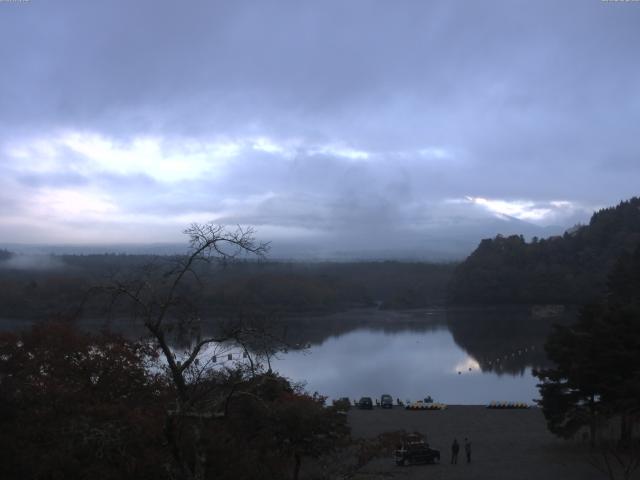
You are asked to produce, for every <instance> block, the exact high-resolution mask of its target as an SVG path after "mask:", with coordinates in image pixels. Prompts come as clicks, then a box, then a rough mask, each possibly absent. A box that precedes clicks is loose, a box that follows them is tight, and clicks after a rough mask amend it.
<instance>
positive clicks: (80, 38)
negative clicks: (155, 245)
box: [0, 0, 640, 242]
mask: <svg viewBox="0 0 640 480" xmlns="http://www.w3.org/2000/svg"><path fill="white" fill-rule="evenodd" d="M638 25H640V8H638V5H635V4H634V3H633V2H629V3H624V2H583V1H566V2H562V3H560V4H559V3H557V2H552V1H538V2H525V1H498V0H495V1H485V2H455V3H452V2H422V1H404V2H400V3H393V4H391V3H385V2H374V1H365V0H356V1H350V2H340V1H325V2H306V1H303V2H300V1H293V0H292V1H279V2H251V1H239V2H205V1H192V2H189V3H188V4H184V3H179V2H168V1H151V0H141V1H137V2H134V3H131V2H124V1H112V2H100V3H92V4H89V3H87V2H82V1H62V2H54V3H51V2H50V3H44V2H29V3H24V4H22V3H15V4H14V3H4V4H0V60H1V62H2V65H3V75H2V76H0V132H1V133H0V151H1V153H2V156H0V173H1V174H2V177H3V178H2V179H1V180H0V183H1V185H2V187H3V192H5V193H3V195H4V196H6V197H7V203H5V204H4V205H5V206H6V205H12V207H11V208H10V209H9V208H5V207H1V208H2V210H1V211H2V212H5V210H11V211H13V212H14V213H15V212H18V213H19V214H20V215H22V219H21V222H17V220H16V218H11V219H9V220H10V221H9V220H8V219H7V218H8V217H7V214H6V212H5V213H3V217H2V218H0V223H2V225H1V226H0V230H2V231H12V229H13V231H15V232H16V233H15V236H16V238H18V237H19V238H21V239H24V238H27V237H29V236H30V235H32V233H31V232H33V231H34V228H35V227H34V226H33V225H34V223H35V222H37V221H39V220H38V219H37V218H36V217H37V216H38V212H39V211H40V210H39V209H41V208H43V207H42V206H41V205H47V204H48V200H47V199H48V198H50V197H52V196H53V197H52V198H54V199H56V202H53V205H55V206H56V210H55V211H54V212H53V214H47V215H49V218H50V219H51V221H52V222H54V221H56V220H55V218H56V217H55V215H59V216H60V217H61V218H62V217H64V215H63V212H64V208H66V207H65V205H68V204H73V203H76V204H78V203H80V204H83V205H84V204H86V205H84V207H86V208H82V209H80V208H78V209H76V210H73V212H74V213H72V214H71V216H69V215H67V216H66V217H65V224H75V223H76V222H77V223H80V224H81V223H82V222H83V221H84V222H85V224H91V225H96V228H97V229H100V228H101V229H103V230H109V231H110V235H109V237H110V238H117V237H118V234H117V232H118V231H121V232H122V236H125V235H130V234H131V231H132V230H135V226H134V225H135V224H136V222H140V225H142V226H141V227H140V228H142V229H147V231H149V232H151V231H153V232H156V233H158V234H161V235H164V233H161V232H164V231H165V228H166V229H167V230H168V229H170V228H174V226H173V224H171V222H176V223H179V222H186V221H187V220H188V219H189V218H191V217H193V218H197V219H200V218H201V216H202V215H207V214H211V215H214V214H215V215H217V216H218V217H217V218H219V219H220V220H226V221H229V222H235V221H242V222H249V223H253V224H257V225H265V226H280V227H286V228H301V229H310V230H318V231H324V232H332V234H336V233H335V232H340V231H342V232H347V233H344V235H347V234H348V232H357V235H356V233H354V235H355V236H358V235H359V236H360V238H364V237H366V236H367V235H368V234H370V233H371V232H375V231H376V229H377V228H379V227H380V225H386V226H387V227H388V228H391V229H393V230H394V231H397V232H403V234H406V232H408V231H414V230H415V229H424V228H425V226H429V228H434V229H435V228H439V227H442V228H444V226H449V227H448V228H452V227H451V225H454V224H455V225H463V224H465V225H474V224H475V223H474V222H476V221H480V222H488V221H489V220H487V218H493V217H492V215H491V214H490V213H493V214H495V213H498V214H500V213H504V212H496V211H491V212H489V216H488V217H487V214H488V211H487V208H488V207H487V205H494V206H495V205H498V204H483V205H484V206H478V205H473V204H471V203H469V202H467V203H464V202H462V203H452V202H451V200H457V201H460V200H461V199H464V198H466V197H467V196H471V197H482V198H485V199H488V200H495V201H500V200H501V201H506V202H511V203H512V204H513V205H516V206H515V207H513V208H516V210H513V208H511V207H509V208H507V210H508V211H510V212H513V211H515V212H516V216H518V215H520V217H519V218H521V219H522V220H527V221H534V222H537V223H538V224H540V225H549V224H562V225H567V226H568V225H569V224H570V222H574V221H577V220H584V219H586V218H588V212H589V211H590V210H591V209H592V208H597V207H601V206H605V205H609V204H612V203H615V202H617V201H619V200H621V199H623V198H626V197H629V196H632V195H635V194H637V193H638V190H637V188H638V187H637V185H638V184H639V182H638V181H639V180H640V171H639V170H638V165H640V158H639V157H638V155H639V154H640V151H639V150H638V147H637V126H638V125H640V64H639V63H638V62H637V61H636V58H637V48H636V47H637V45H638V43H639V42H640V29H638V28H637V26H638ZM69 132H71V133H73V132H80V134H86V135H97V136H98V137H99V138H100V139H105V142H106V143H107V144H108V146H107V147H105V146H104V145H98V146H97V147H96V145H93V144H92V145H90V148H89V149H88V150H87V149H85V150H83V151H80V150H79V149H78V148H76V147H74V146H73V145H71V144H69V142H67V143H65V142H64V141H62V140H60V139H61V138H64V135H66V134H68V133H69ZM141 138H154V139H157V140H158V151H157V152H156V151H155V150H154V151H151V153H149V152H150V151H149V150H145V149H144V148H142V147H141V148H139V149H138V150H136V149H135V148H137V147H135V146H136V145H137V144H136V141H138V140H139V139H141ZM260 138H263V139H267V140H268V141H269V142H271V143H273V144H274V145H275V146H276V147H277V148H275V147H274V149H271V150H269V149H266V150H267V151H265V149H262V150H260V149H256V148H254V147H255V146H256V144H255V143H253V144H252V143H251V142H256V141H257V140H256V139H260ZM51 139H53V140H51ZM38 142H40V143H38ZM42 142H44V143H46V142H49V143H48V144H47V145H48V148H49V149H48V150H47V149H46V148H44V149H43V148H42V146H41V144H42ZM212 142H213V143H216V142H218V143H220V142H222V143H225V142H226V143H229V144H232V145H235V147H234V148H236V150H237V151H234V152H233V154H230V156H229V158H226V159H225V160H224V161H222V160H215V161H214V159H213V158H214V157H215V155H214V154H213V153H211V152H209V151H207V150H206V148H205V147H203V146H202V145H208V144H210V143H212ZM15 145H19V146H20V145H21V146H24V145H27V146H29V148H26V147H25V148H26V151H27V153H26V154H25V153H24V152H22V153H20V151H19V150H20V149H19V148H17V147H15ZM38 145H40V147H38ZM194 145H195V146H194ZM25 148H23V150H25ZM92 148H93V149H95V148H102V149H103V150H100V152H98V153H95V151H93V150H91V149H92ZM105 148H107V150H108V149H112V150H118V152H119V153H118V154H117V155H116V154H113V155H111V154H105V153H104V149H105ZM199 149H200V150H199ZM52 151H53V153H51V152H52ZM96 151H97V150H96ZM128 151H131V152H133V153H131V154H130V155H129V156H127V155H125V154H124V153H122V152H125V153H126V152H128ZM16 152H18V153H16ZM158 152H159V153H158ZM194 152H195V153H194ZM107 153H109V152H107ZM147 154H149V155H152V156H153V158H154V160H153V161H152V162H151V161H147V163H144V162H145V158H143V157H145V155H147ZM25 155H26V156H25ZM47 155H49V156H47ZM92 155H93V156H92ZM136 155H139V156H138V157H136ZM163 156H170V157H171V158H169V160H167V162H165V164H164V165H162V166H160V165H158V166H157V168H156V166H155V165H154V164H153V162H160V159H161V158H162V157H163ZM209 157H211V161H209ZM147 160H148V159H147ZM137 162H140V167H139V168H136V163H137ZM180 162H183V163H184V164H186V165H191V162H193V165H194V166H193V172H194V174H193V175H188V169H187V172H185V171H183V170H180V169H179V168H177V167H176V164H179V163H180ZM60 192H62V193H60ZM56 195H57V196H56ZM61 195H62V196H61ZM74 195H77V197H76V196H74ZM555 201H568V202H571V207H567V206H561V207H559V206H557V205H556V204H552V203H551V202H555ZM38 202H40V203H38ZM492 208H493V207H492ZM517 208H523V209H525V210H526V212H525V213H521V212H520V210H517ZM532 211H537V212H540V211H548V213H547V214H545V215H546V216H545V217H544V218H541V219H537V218H533V216H532V214H531V212H532ZM519 212H520V213H519ZM43 215H44V214H43ZM100 215H104V219H103V220H101V217H100ZM165 217H167V219H168V220H167V222H169V220H171V222H169V223H167V222H165V223H167V224H166V225H165V226H164V227H162V228H160V227H159V226H158V225H160V224H163V222H162V220H163V219H164V218H165ZM150 218H151V220H150ZM154 218H155V220H154ZM3 219H4V220H3ZM478 219H482V220H478ZM145 222H146V223H145ZM149 222H151V223H153V225H154V226H150V225H151V223H149ZM16 225H25V226H24V227H17V226H16ZM61 225H62V224H61ZM98 225H102V227H98ZM17 228H23V231H22V232H18V231H17V230H16V229H17ZM60 228H61V230H60V231H59V232H58V233H57V234H56V236H55V238H57V239H64V238H69V240H70V241H71V240H73V238H72V237H73V233H72V232H73V229H72V228H69V229H67V228H66V227H65V228H62V226H60ZM469 228H471V227H469ZM496 228H497V227H496ZM54 230H55V229H54ZM349 234H350V233H349ZM422 234H423V235H426V234H424V232H423V233H422ZM430 235H431V233H430ZM45 237H46V235H45ZM83 238H84V237H83ZM416 238H418V237H416ZM417 241H418V240H416V242H417Z"/></svg>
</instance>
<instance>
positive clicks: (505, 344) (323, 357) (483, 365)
mask: <svg viewBox="0 0 640 480" xmlns="http://www.w3.org/2000/svg"><path fill="white" fill-rule="evenodd" d="M569 317H570V315H569V316H566V315H565V316H562V317H552V318H535V317H534V316H532V314H531V311H530V309H527V308H525V309H523V308H494V309H458V310H453V309H451V310H447V309H427V310H420V311H411V312H397V311H396V312H394V311H390V312H385V311H367V310H363V311H357V312H349V313H345V314H336V315H332V316H331V317H325V318H322V317H320V318H312V319H300V320H299V321H298V323H293V326H292V324H290V325H289V327H288V333H289V335H290V336H292V337H293V338H295V339H296V340H297V341H298V342H300V343H308V344H310V346H309V347H308V348H307V349H305V350H292V351H288V352H287V353H285V354H279V355H278V358H277V359H276V360H274V361H272V365H273V368H274V370H277V371H278V372H280V373H281V374H282V375H284V376H286V377H288V378H290V379H292V380H293V381H304V382H305V383H306V389H307V390H308V391H310V392H314V391H317V392H319V393H320V394H322V395H327V396H328V397H329V398H338V397H349V398H351V399H358V398H360V397H362V396H370V397H372V398H379V397H380V395H381V394H383V393H389V394H391V395H392V396H393V398H394V399H395V398H400V399H401V400H403V401H406V400H407V399H410V400H412V401H413V400H417V399H422V398H425V397H426V396H427V395H430V396H431V397H432V398H433V399H434V400H435V401H438V402H444V403H447V404H486V403H489V402H491V401H494V400H495V401H521V402H527V403H530V404H531V403H533V399H535V398H538V396H539V395H538V390H537V388H536V383H537V379H536V378H535V377H533V376H532V373H531V372H532V368H534V367H542V366H545V365H546V363H547V362H546V358H545V355H544V349H543V345H544V341H545V338H546V336H547V334H548V332H549V331H550V329H551V326H552V324H553V323H556V322H558V323H567V321H569V320H570V318H569Z"/></svg>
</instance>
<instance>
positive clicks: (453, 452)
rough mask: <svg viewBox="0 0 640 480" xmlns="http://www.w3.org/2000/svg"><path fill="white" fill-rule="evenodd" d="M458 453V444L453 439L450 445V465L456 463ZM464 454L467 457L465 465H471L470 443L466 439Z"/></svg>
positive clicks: (456, 440) (455, 439)
mask: <svg viewBox="0 0 640 480" xmlns="http://www.w3.org/2000/svg"><path fill="white" fill-rule="evenodd" d="M459 451H460V444H459V443H458V439H457V438H454V439H453V443H452V444H451V463H458V452H459ZM464 453H465V454H466V456H467V463H471V442H470V441H469V439H468V438H466V437H465V439H464Z"/></svg>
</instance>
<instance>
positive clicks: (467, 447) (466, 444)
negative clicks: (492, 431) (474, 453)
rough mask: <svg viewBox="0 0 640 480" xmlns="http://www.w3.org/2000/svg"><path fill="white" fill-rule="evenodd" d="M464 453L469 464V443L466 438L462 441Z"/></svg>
mask: <svg viewBox="0 0 640 480" xmlns="http://www.w3.org/2000/svg"><path fill="white" fill-rule="evenodd" d="M464 453H466V454H467V463H471V442H470V441H469V439H468V438H466V437H465V439H464Z"/></svg>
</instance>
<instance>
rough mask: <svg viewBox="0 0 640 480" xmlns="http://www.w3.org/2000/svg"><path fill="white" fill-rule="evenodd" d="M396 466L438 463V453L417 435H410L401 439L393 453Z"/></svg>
mask: <svg viewBox="0 0 640 480" xmlns="http://www.w3.org/2000/svg"><path fill="white" fill-rule="evenodd" d="M395 458H396V465H413V464H418V463H436V462H439V461H440V451H439V450H435V449H433V448H429V444H428V443H427V442H425V440H424V437H423V436H422V435H421V434H419V433H417V432H416V433H410V434H408V435H406V436H405V437H404V438H403V439H402V443H401V444H400V445H398V448H397V449H396V451H395Z"/></svg>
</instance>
